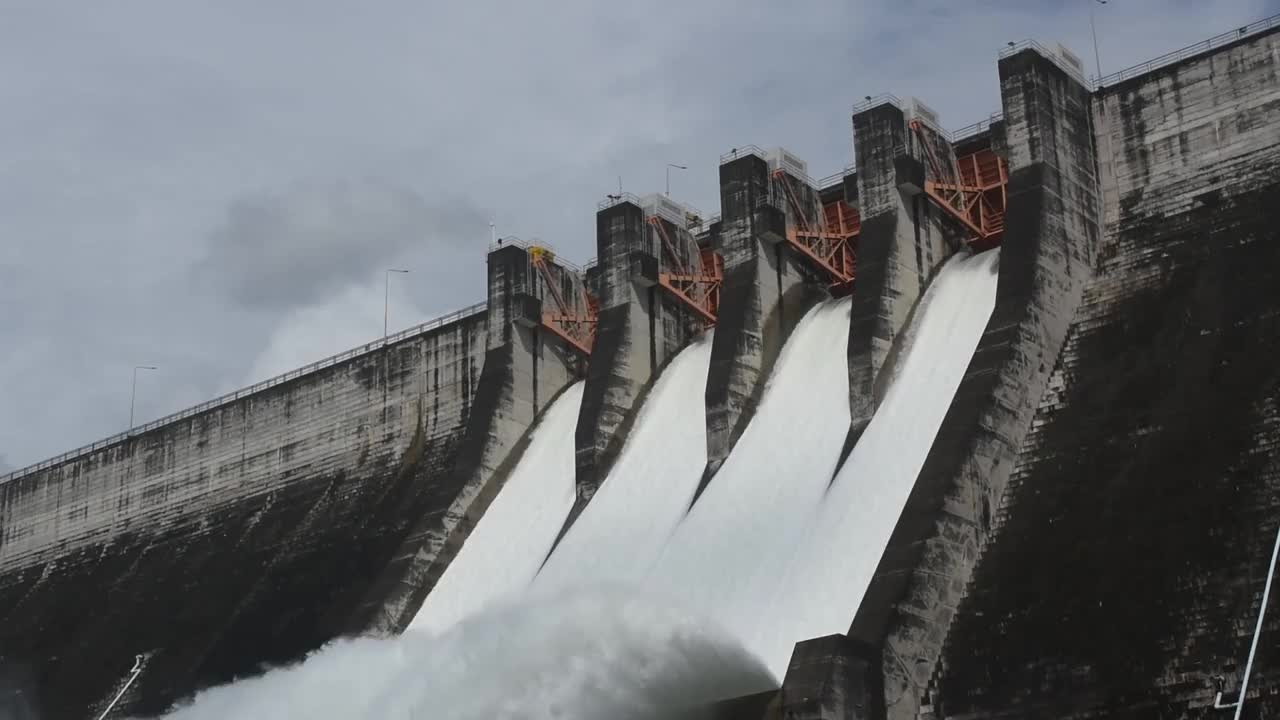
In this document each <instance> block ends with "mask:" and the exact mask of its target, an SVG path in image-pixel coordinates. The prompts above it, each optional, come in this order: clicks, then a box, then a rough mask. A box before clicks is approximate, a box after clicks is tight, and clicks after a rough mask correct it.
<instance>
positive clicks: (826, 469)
mask: <svg viewBox="0 0 1280 720" xmlns="http://www.w3.org/2000/svg"><path fill="white" fill-rule="evenodd" d="M849 308H850V303H849V301H848V300H842V301H832V302H827V303H824V304H822V305H820V306H818V307H816V308H814V309H813V310H812V311H810V312H809V314H808V315H806V316H805V318H804V319H803V320H802V321H801V323H800V324H799V326H797V327H796V329H795V331H794V332H793V335H792V337H791V339H790V340H788V342H787V344H786V346H785V347H784V348H783V350H782V353H781V355H780V356H779V358H778V362H777V365H776V366H775V369H774V372H773V374H772V377H771V378H770V380H769V384H768V386H767V388H766V389H765V392H764V395H763V397H762V398H761V401H760V405H759V408H758V411H757V412H756V415H755V417H754V418H753V419H752V420H751V422H750V423H749V424H748V425H747V427H746V429H745V430H744V431H743V434H742V438H741V439H740V440H739V441H738V443H737V444H736V446H735V447H734V450H733V452H732V453H730V455H729V457H728V458H727V459H726V460H725V462H724V464H723V465H722V466H721V468H720V471H719V472H718V473H717V474H716V476H715V477H714V478H712V480H711V483H710V485H708V486H707V489H706V490H705V491H704V492H703V494H702V496H701V497H699V498H698V501H697V503H696V504H695V505H694V507H693V509H692V511H690V513H689V515H688V516H687V517H686V518H685V520H684V522H682V523H681V524H680V526H679V527H678V528H677V529H676V532H675V534H674V535H673V536H672V538H671V540H670V541H669V542H668V543H667V545H666V547H664V548H663V552H662V555H661V557H660V559H659V560H658V563H657V564H656V566H655V568H654V570H653V572H652V573H651V574H650V576H649V578H648V580H647V581H646V584H647V585H648V586H649V587H652V588H655V589H657V590H660V591H661V592H663V593H665V594H669V595H671V596H673V597H677V598H680V599H681V600H682V601H683V602H684V603H685V604H687V605H688V606H689V607H693V608H697V609H699V610H701V611H702V612H703V613H705V614H707V615H709V616H711V617H714V618H716V620H717V621H719V622H720V623H721V624H723V625H724V626H725V627H726V628H727V629H728V630H729V631H730V632H731V633H733V634H734V636H735V637H737V638H738V639H739V641H741V642H742V643H743V644H744V645H745V646H746V647H747V649H748V650H749V651H750V652H752V653H753V654H755V655H756V656H757V657H760V658H762V659H763V660H764V661H765V662H766V663H767V664H768V665H769V667H770V669H771V670H772V671H773V672H774V673H775V675H777V676H778V677H781V675H782V674H783V671H784V670H785V668H786V662H787V659H788V658H789V657H790V654H791V646H792V644H793V643H794V642H795V640H796V639H797V635H796V634H795V632H794V631H793V630H792V625H793V624H794V623H795V619H794V618H791V617H789V616H788V612H787V609H786V600H787V596H789V595H792V594H794V593H796V592H803V591H802V590H800V589H798V588H794V587H792V588H786V587H782V586H781V585H780V583H779V580H780V579H781V578H782V576H783V574H784V573H785V572H786V569H787V566H788V565H789V564H790V563H791V562H792V558H793V556H794V554H795V551H796V546H797V543H798V542H799V541H800V540H801V538H802V537H803V535H804V532H805V528H806V522H807V519H808V518H809V517H810V516H811V515H812V512H813V508H814V507H815V506H816V505H817V504H818V502H819V501H820V500H821V498H822V495H823V493H824V492H825V491H826V488H827V485H828V483H830V481H831V477H832V475H833V474H834V473H835V469H836V463H837V462H838V461H839V457H840V450H841V448H842V447H843V445H844V440H845V436H846V434H847V433H848V430H849V423H850V416H849V393H848V390H847V388H848V387H849V370H848V361H847V359H846V358H847V353H848V350H847V348H848V339H849ZM685 442H692V443H702V442H703V438H702V437H701V436H699V435H697V434H694V435H692V436H686V435H676V434H672V435H671V436H670V437H669V443H670V445H671V446H673V447H674V446H676V445H677V444H679V443H685ZM589 511H590V506H588V512H589ZM624 550H625V549H624Z"/></svg>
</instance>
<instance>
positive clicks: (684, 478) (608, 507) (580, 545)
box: [534, 333, 711, 590]
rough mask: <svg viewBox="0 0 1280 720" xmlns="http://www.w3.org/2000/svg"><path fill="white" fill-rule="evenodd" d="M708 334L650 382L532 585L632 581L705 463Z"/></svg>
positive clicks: (654, 553)
mask: <svg viewBox="0 0 1280 720" xmlns="http://www.w3.org/2000/svg"><path fill="white" fill-rule="evenodd" d="M710 362H711V333H707V335H706V336H705V337H702V338H699V339H698V340H697V341H696V342H694V343H693V344H692V345H690V346H689V347H688V348H685V350H683V351H682V352H681V353H680V354H679V355H677V356H676V358H675V359H674V360H672V361H671V364H670V365H669V366H667V368H666V370H665V371H663V373H662V375H661V376H660V377H659V378H658V380H657V382H655V383H654V386H653V390H652V392H651V393H650V395H649V398H648V399H647V400H646V401H645V403H644V406H643V408H642V409H641V411H640V415H639V417H638V418H637V420H636V424H635V429H634V430H633V431H632V433H631V436H630V437H629V438H628V439H627V442H626V445H625V446H624V447H623V449H622V452H621V453H620V454H619V456H618V460H617V462H616V463H614V466H613V470H612V471H611V472H610V473H609V476H608V477H607V478H606V479H605V481H604V482H603V483H601V485H600V489H599V490H597V491H596V494H595V495H594V496H593V497H592V498H591V503H590V504H588V505H587V509H586V511H585V512H583V513H582V515H580V516H579V517H578V519H577V521H576V522H575V523H574V524H573V526H572V527H571V528H570V529H569V532H567V533H566V534H565V537H564V540H562V541H561V542H560V545H559V547H557V548H556V551H555V554H553V555H552V556H551V558H550V559H549V560H548V561H547V564H546V567H544V568H543V569H542V571H541V572H540V573H538V577H537V579H536V580H535V581H534V587H535V588H537V589H540V590H541V589H548V588H563V587H567V586H572V585H584V584H587V585H590V584H595V583H639V582H640V581H642V580H643V579H644V577H645V575H646V574H647V573H648V571H649V569H650V568H651V567H652V565H653V564H654V562H655V561H656V560H657V557H658V555H659V553H661V552H662V547H663V545H664V544H665V543H666V541H667V538H669V537H670V536H671V533H672V532H674V530H675V528H676V525H677V524H678V523H679V522H680V520H681V518H683V517H684V514H685V511H686V510H688V509H689V505H690V503H692V501H693V494H694V492H696V491H697V489H698V481H699V480H700V479H701V478H702V469H703V467H704V466H705V465H706V464H707V442H706V401H705V400H704V399H703V390H704V389H705V388H706V385H707V368H708V365H709V363H710Z"/></svg>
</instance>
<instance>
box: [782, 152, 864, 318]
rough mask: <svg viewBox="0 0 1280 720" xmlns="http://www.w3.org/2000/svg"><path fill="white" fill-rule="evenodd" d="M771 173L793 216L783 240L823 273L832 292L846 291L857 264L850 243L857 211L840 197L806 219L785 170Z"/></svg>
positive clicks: (857, 221)
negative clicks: (814, 215) (812, 217)
mask: <svg viewBox="0 0 1280 720" xmlns="http://www.w3.org/2000/svg"><path fill="white" fill-rule="evenodd" d="M772 177H773V181H774V182H776V183H777V184H778V185H779V186H780V187H781V188H782V192H783V194H784V195H786V197H787V204H788V205H789V206H790V207H791V216H792V218H794V221H793V222H789V223H787V244H789V245H790V246H791V247H792V248H794V249H795V250H796V252H798V253H800V255H801V256H803V257H805V258H807V259H808V260H809V262H811V263H813V265H814V266H816V267H817V269H818V270H820V271H821V272H822V273H823V275H824V276H826V279H827V281H828V282H829V283H830V285H831V294H832V295H835V296H837V297H839V296H841V295H847V294H849V292H850V291H851V290H852V289H853V277H854V274H855V272H854V271H855V270H856V265H857V263H856V258H855V254H854V243H855V242H856V241H857V237H858V233H859V232H860V231H861V230H862V222H861V218H860V217H859V215H858V211H857V210H854V209H853V208H852V207H850V206H849V204H848V203H846V202H845V201H844V199H843V198H840V199H837V200H834V201H832V202H829V203H826V204H825V205H823V206H822V211H821V213H819V214H818V217H817V218H816V219H815V220H816V222H810V221H809V218H808V215H807V214H806V212H805V210H804V208H803V207H801V205H800V199H799V198H798V197H796V193H795V190H794V189H793V188H792V187H791V180H790V178H789V177H788V176H787V172H786V171H785V170H783V169H782V168H778V169H777V170H774V171H773V175H772Z"/></svg>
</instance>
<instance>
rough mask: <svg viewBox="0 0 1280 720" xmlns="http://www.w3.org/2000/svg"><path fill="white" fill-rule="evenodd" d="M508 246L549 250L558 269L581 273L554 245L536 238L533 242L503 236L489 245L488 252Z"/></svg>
mask: <svg viewBox="0 0 1280 720" xmlns="http://www.w3.org/2000/svg"><path fill="white" fill-rule="evenodd" d="M508 245H509V246H512V247H518V248H522V249H524V250H530V249H533V248H542V249H543V250H550V251H551V255H552V257H553V258H555V264H556V265H559V266H560V267H562V268H564V269H566V270H572V271H574V272H576V273H581V272H582V270H583V269H582V268H581V267H578V266H577V265H576V264H574V263H572V262H570V261H568V260H566V259H565V258H564V256H563V255H561V254H560V251H559V250H557V249H556V246H555V245H552V244H551V243H549V242H543V241H542V240H539V239H537V238H534V239H533V240H524V239H521V238H519V237H516V236H515V235H503V236H502V237H500V238H498V239H497V240H495V241H494V242H491V243H489V252H493V251H494V250H497V249H498V248H500V247H506V246H508Z"/></svg>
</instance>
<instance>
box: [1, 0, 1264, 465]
mask: <svg viewBox="0 0 1280 720" xmlns="http://www.w3.org/2000/svg"><path fill="white" fill-rule="evenodd" d="M1097 10H1098V43H1099V45H1100V54H1101V60H1102V65H1103V70H1104V72H1109V71H1113V70H1117V69H1120V68H1121V67H1123V66H1126V65H1130V64H1133V63H1137V62H1140V61H1143V60H1146V59H1148V58H1150V57H1153V56H1156V55H1159V54H1162V53H1164V52H1166V51H1168V50H1172V49H1175V48H1178V47H1181V46H1183V45H1186V44H1189V43H1191V42H1195V41H1197V40H1200V39H1203V38H1204V37H1207V36H1208V35H1211V34H1215V33H1217V32H1220V31H1225V30H1229V29H1232V28H1234V27H1237V26H1239V25H1242V24H1245V23H1247V22H1250V21H1253V20H1256V19H1259V18H1262V17H1264V16H1266V15H1267V14H1270V13H1274V12H1278V11H1280V0H1194V1H1184V0H1109V3H1108V4H1107V5H1105V6H1101V5H1099V6H1097ZM1088 11H1089V0H1070V1H1066V0H1053V1H1047V0H814V1H811V2H805V1H798V2H791V3H780V2H776V1H775V0H708V1H706V2H687V1H686V2H674V1H672V2H666V1H665V0H664V1H661V2H654V3H637V2H619V3H612V2H600V1H599V0H596V1H594V2H590V1H587V0H558V1H552V2H538V3H533V2H511V1H508V2H491V1H489V0H468V1H467V2H450V3H443V2H430V1H427V2H423V1H422V0H417V1H413V2H410V1H407V0H406V1H404V2H400V1H398V0H375V1H371V2H366V3H350V2H347V3H338V2H330V1H328V0H306V1H303V0H276V2H270V3H263V2H250V1H239V0H221V1H219V2H211V1H210V2H182V1H177V0H149V1H148V0H120V1H119V2H110V3H95V2H75V3H73V2H62V1H60V0H36V1H33V2H25V1H21V0H0V108H2V110H0V471H3V468H4V467H5V466H8V467H19V466H22V465H26V464H29V463H33V462H37V461H39V460H41V459H42V458H44V457H46V456H49V455H53V454H56V453H59V452H62V451H63V450H67V449H70V448H72V447H74V446H77V445H80V444H83V443H87V442H91V441H93V440H95V439H97V438H100V437H102V436H106V435H109V434H112V433H115V432H118V431H120V430H122V429H124V427H125V425H126V424H127V421H128V414H129V395H130V376H131V372H132V369H133V366H134V365H140V364H145V365H155V366H158V367H159V369H158V370H156V371H154V372H144V373H143V374H142V376H141V377H140V378H139V387H138V397H137V416H138V421H139V422H144V421H146V420H149V419H153V418H155V417H158V416H160V415H163V414H166V413H169V412H172V411H175V410H179V409H181V408H183V407H186V406H188V405H192V404H195V403H197V402H200V401H202V400H205V399H207V398H210V397H212V396H214V395H216V394H218V393H221V392H225V391H228V390H231V389H234V388H236V387H239V386H241V385H244V384H247V383H251V382H253V381H256V380H259V379H263V378H265V377H268V376H270V375H273V374H276V373H279V372H283V371H285V370H288V369H290V368H292V367H295V366H297V365H301V364H304V363H306V362H309V361H311V360H315V359H319V358H321V357H324V356H326V355H329V354H332V353H334V352H338V351H341V350H343V349H345V348H347V347H350V346H354V345H358V344H361V343H363V342H366V341H368V340H371V339H374V338H376V337H377V336H379V335H380V334H381V332H382V302H383V277H384V275H383V271H384V269H386V268H390V267H401V268H408V269H410V270H411V273H410V274H408V275H398V276H394V277H393V278H392V292H391V303H390V308H391V326H392V330H393V331H394V330H395V329H399V328H403V327H406V326H408V325H411V324H415V323H418V322H422V321H424V320H427V319H429V318H431V317H433V316H436V315H439V314H443V313H445V312H448V311H450V310H452V309H455V308H458V307H461V306H463V305H467V304H470V303H472V302H476V301H479V300H483V299H484V298H483V295H484V290H483V288H484V280H483V273H484V253H485V247H486V244H487V241H488V237H489V223H490V222H494V223H496V225H497V228H498V230H499V232H500V233H501V234H504V235H507V234H511V235H518V236H521V237H524V238H532V237H540V238H542V239H544V240H546V241H548V242H550V243H552V244H553V245H555V246H556V247H557V248H559V249H560V251H561V252H562V253H564V254H566V255H568V256H570V257H572V258H575V259H577V260H586V259H587V258H589V257H591V256H593V255H594V254H595V252H594V242H595V238H594V212H595V204H596V202H597V201H598V200H599V199H601V198H602V197H603V195H604V194H605V193H606V192H610V191H612V190H614V189H616V187H617V183H618V177H619V176H621V178H622V183H623V187H624V188H625V189H626V190H629V191H632V192H636V193H644V192H650V191H655V190H661V189H662V186H663V173H664V166H665V163H667V162H674V163H680V164H685V165H688V166H689V168H690V169H689V170H688V171H687V172H680V171H675V175H673V177H672V191H673V192H672V194H673V196H674V197H677V198H678V199H681V200H684V201H687V202H690V203H692V204H694V205H696V206H698V207H701V208H703V209H704V210H705V211H707V212H715V211H717V210H718V189H717V186H716V167H717V159H718V157H719V155H720V154H721V153H722V152H724V151H726V150H728V149H729V148H730V147H733V146H736V145H743V144H748V143H754V144H757V145H760V146H766V147H767V146H773V145H783V146H786V147H788V148H789V149H791V150H792V151H793V152H796V153H797V154H799V155H800V156H801V157H803V158H805V159H806V160H807V161H808V162H809V167H810V172H811V174H812V175H814V176H815V177H821V176H824V175H828V174H830V173H833V172H836V171H837V170H839V169H840V168H842V167H843V166H844V165H846V164H847V163H849V162H850V161H851V151H850V132H849V107H850V104H851V102H852V101H853V100H854V99H856V98H861V97H862V96H863V95H874V94H878V93H881V92H893V93H895V94H897V95H899V96H905V95H915V96H918V97H920V98H921V99H923V100H924V101H925V102H926V103H928V104H930V105H931V106H932V107H934V108H936V109H937V110H939V111H940V112H941V114H942V118H943V121H944V124H946V125H948V126H950V127H959V126H962V125H967V124H969V123H971V122H974V121H976V120H979V119H981V118H983V117H985V116H986V115H987V114H988V113H990V112H991V111H993V110H996V109H998V108H999V91H998V81H997V77H996V66H995V62H994V61H995V54H996V52H997V50H998V49H999V48H1000V47H1001V46H1003V45H1004V43H1005V42H1006V41H1008V40H1018V39H1022V38H1026V37H1035V38H1039V39H1042V40H1049V41H1061V42H1063V43H1064V44H1066V45H1068V46H1069V47H1072V48H1074V49H1075V50H1076V52H1077V54H1078V55H1080V56H1081V57H1082V58H1087V59H1088V60H1089V65H1090V67H1092V42H1091V40H1090V34H1089V12H1088Z"/></svg>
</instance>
